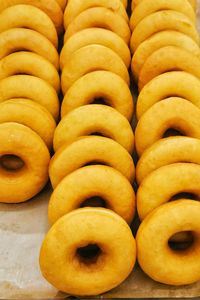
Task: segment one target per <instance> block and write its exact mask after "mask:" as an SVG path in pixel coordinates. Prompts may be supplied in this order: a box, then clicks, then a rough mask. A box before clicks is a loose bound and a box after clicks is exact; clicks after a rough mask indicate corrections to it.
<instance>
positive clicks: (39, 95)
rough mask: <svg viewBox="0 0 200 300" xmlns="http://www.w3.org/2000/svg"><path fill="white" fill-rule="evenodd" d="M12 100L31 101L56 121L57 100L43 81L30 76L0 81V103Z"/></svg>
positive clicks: (48, 85) (47, 84)
mask: <svg viewBox="0 0 200 300" xmlns="http://www.w3.org/2000/svg"><path fill="white" fill-rule="evenodd" d="M12 98H27V99H31V100H33V101H35V102H37V103H39V104H41V105H42V106H44V107H45V108H46V109H47V110H48V111H49V112H50V113H51V114H52V116H53V117H54V119H55V120H57V119H58V114H59V100H58V95H57V93H56V91H55V89H54V88H53V87H52V86H51V85H50V84H49V83H48V82H46V81H45V80H43V79H41V78H38V77H35V76H30V75H14V76H9V77H6V78H5V79H2V80H0V102H2V101H5V100H9V99H12Z"/></svg>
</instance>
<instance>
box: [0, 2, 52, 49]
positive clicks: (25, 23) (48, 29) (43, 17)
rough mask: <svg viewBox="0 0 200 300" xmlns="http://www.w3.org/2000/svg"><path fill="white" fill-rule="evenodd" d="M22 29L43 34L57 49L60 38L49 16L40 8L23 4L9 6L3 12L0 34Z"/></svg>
mask: <svg viewBox="0 0 200 300" xmlns="http://www.w3.org/2000/svg"><path fill="white" fill-rule="evenodd" d="M0 5H1V4H0ZM21 27H22V28H28V29H32V30H34V31H37V32H39V33H41V34H42V35H43V36H45V37H46V38H47V39H48V40H49V41H50V42H51V43H52V44H53V45H54V46H55V47H56V48H57V46H58V36H57V32H56V29H55V26H54V24H53V22H52V21H51V19H50V18H49V17H48V15H47V14H46V13H44V12H43V11H42V10H40V9H39V8H37V7H34V6H32V5H23V4H22V5H14V6H9V7H8V8H6V9H5V10H3V11H1V13H0V32H3V31H6V30H8V29H12V28H21Z"/></svg>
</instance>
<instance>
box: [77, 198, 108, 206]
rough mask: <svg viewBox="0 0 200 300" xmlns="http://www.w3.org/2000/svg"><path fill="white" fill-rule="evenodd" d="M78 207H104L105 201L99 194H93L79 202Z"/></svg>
mask: <svg viewBox="0 0 200 300" xmlns="http://www.w3.org/2000/svg"><path fill="white" fill-rule="evenodd" d="M80 207H105V208H106V202H105V200H104V199H103V198H101V197H99V196H94V197H90V198H88V199H86V200H84V201H83V202H82V203H81V205H80Z"/></svg>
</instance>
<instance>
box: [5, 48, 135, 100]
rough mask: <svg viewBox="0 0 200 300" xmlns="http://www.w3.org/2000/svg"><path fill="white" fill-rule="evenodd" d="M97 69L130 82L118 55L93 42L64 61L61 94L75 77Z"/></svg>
mask: <svg viewBox="0 0 200 300" xmlns="http://www.w3.org/2000/svg"><path fill="white" fill-rule="evenodd" d="M0 70H1V69H0ZM98 70H105V71H111V72H113V73H115V74H117V75H119V76H121V77H122V79H124V80H125V81H126V83H127V84H128V85H129V84H130V78H129V73H128V70H127V68H126V65H125V64H124V62H123V60H122V59H121V58H120V56H119V55H118V54H116V53H115V52H114V51H113V50H111V49H109V48H107V47H104V46H102V45H95V44H94V45H89V46H85V47H82V48H80V49H78V50H77V51H75V52H74V53H73V54H72V55H71V57H70V59H69V61H67V62H66V64H65V66H64V68H63V72H62V76H61V86H62V91H63V94H64V95H65V93H66V92H67V90H68V89H69V88H70V87H71V86H72V84H73V83H74V82H75V81H76V80H77V79H79V78H80V77H82V76H83V75H85V74H87V73H90V72H92V71H98Z"/></svg>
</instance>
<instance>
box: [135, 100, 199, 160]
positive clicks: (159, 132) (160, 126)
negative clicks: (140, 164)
mask: <svg viewBox="0 0 200 300" xmlns="http://www.w3.org/2000/svg"><path fill="white" fill-rule="evenodd" d="M155 120H156V122H155ZM168 129H175V130H178V131H180V132H181V133H182V134H183V135H185V136H189V137H194V138H197V139H199V138H200V109H199V108H197V107H196V106H195V105H194V104H192V103H190V102H189V101H187V100H185V99H182V98H176V97H171V98H168V99H166V100H165V101H161V102H158V103H156V104H154V105H153V106H152V107H151V108H149V110H148V111H146V113H144V114H143V116H142V117H141V118H140V120H139V122H138V124H137V128H136V131H135V144H136V150H137V153H138V155H139V156H141V155H142V153H143V152H144V151H145V150H146V149H148V148H149V147H150V146H151V145H153V144H154V143H155V142H157V141H158V140H160V139H162V137H163V135H164V134H165V133H166V131H167V130H168Z"/></svg>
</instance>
